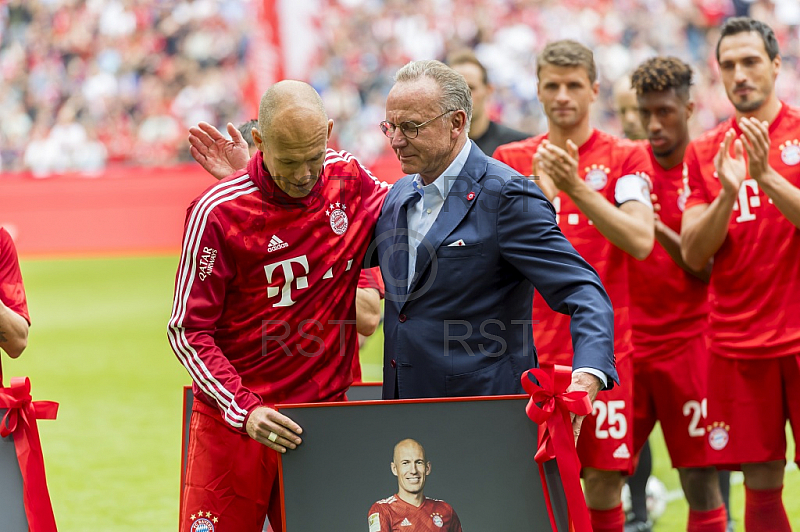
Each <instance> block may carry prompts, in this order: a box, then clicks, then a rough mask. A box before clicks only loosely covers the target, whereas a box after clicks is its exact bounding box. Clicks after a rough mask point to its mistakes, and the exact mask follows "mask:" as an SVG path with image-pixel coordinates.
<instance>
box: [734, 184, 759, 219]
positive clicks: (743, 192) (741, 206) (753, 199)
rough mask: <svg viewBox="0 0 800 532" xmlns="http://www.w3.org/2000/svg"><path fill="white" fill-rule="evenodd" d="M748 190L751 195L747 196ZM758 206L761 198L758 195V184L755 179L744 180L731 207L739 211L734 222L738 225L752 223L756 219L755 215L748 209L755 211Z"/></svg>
mask: <svg viewBox="0 0 800 532" xmlns="http://www.w3.org/2000/svg"><path fill="white" fill-rule="evenodd" d="M748 190H749V191H751V192H752V195H751V194H748ZM760 206H761V196H759V195H758V182H757V181H756V180H755V179H745V180H744V182H742V186H740V187H739V197H738V198H737V199H736V204H735V205H734V206H733V209H734V210H738V211H739V215H738V216H737V217H736V221H737V222H738V223H741V222H752V221H753V220H755V219H756V215H755V213H754V212H752V211H751V210H750V208H751V207H752V208H753V209H755V208H757V207H760Z"/></svg>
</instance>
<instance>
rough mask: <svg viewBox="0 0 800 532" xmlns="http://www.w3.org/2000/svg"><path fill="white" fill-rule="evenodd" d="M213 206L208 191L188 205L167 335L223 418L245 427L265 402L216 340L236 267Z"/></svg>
mask: <svg viewBox="0 0 800 532" xmlns="http://www.w3.org/2000/svg"><path fill="white" fill-rule="evenodd" d="M211 209H213V205H210V202H209V201H207V198H205V197H204V198H203V199H201V200H199V201H197V202H196V203H194V204H193V205H192V206H190V208H189V212H188V214H187V219H186V225H185V227H184V236H183V245H182V250H181V260H180V265H179V268H178V273H177V276H176V281H175V297H174V300H173V304H172V316H171V317H170V321H169V328H168V336H169V340H170V345H171V346H172V349H173V351H175V354H176V356H177V357H178V360H180V362H181V364H183V365H184V367H185V368H186V369H187V370H188V372H189V374H190V375H191V377H192V380H194V382H195V384H196V385H197V386H198V387H199V388H200V390H201V391H202V392H204V393H205V394H206V395H207V397H208V398H209V399H210V400H211V401H213V402H214V403H215V404H216V405H217V407H218V408H219V409H220V411H221V412H222V417H223V419H224V420H225V421H226V422H227V423H228V424H229V425H230V426H231V427H232V428H233V429H235V430H237V431H240V432H246V428H245V423H246V418H247V415H248V414H249V412H250V411H251V410H253V409H254V408H255V407H257V406H259V405H261V398H260V397H259V396H258V395H257V394H255V393H253V392H252V391H250V390H248V389H247V388H245V387H244V386H242V379H241V377H240V375H239V374H238V373H237V371H236V370H235V369H234V367H233V365H232V364H231V363H230V361H229V360H228V358H227V357H226V356H225V353H223V352H222V350H221V349H220V348H219V347H218V346H217V345H216V343H215V341H214V334H215V331H216V325H217V321H218V319H219V317H220V316H221V314H222V310H223V304H224V301H225V291H226V286H227V284H228V282H229V280H230V279H231V278H232V277H233V274H234V271H235V270H234V265H233V264H232V261H231V259H230V257H229V256H228V255H227V254H226V248H225V228H224V227H223V226H222V224H221V223H220V222H219V220H218V219H217V217H216V215H215V213H214V211H213V210H211Z"/></svg>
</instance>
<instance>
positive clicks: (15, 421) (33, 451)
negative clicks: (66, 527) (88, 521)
mask: <svg viewBox="0 0 800 532" xmlns="http://www.w3.org/2000/svg"><path fill="white" fill-rule="evenodd" d="M1 408H6V409H8V410H7V411H6V413H5V415H4V416H3V419H2V422H0V436H2V437H4V438H5V437H6V436H8V435H9V434H13V435H14V447H15V449H16V451H17V460H18V461H19V469H20V471H21V472H22V487H23V488H22V489H23V501H24V502H25V516H26V517H27V518H28V530H29V532H56V519H55V516H54V515H53V506H52V505H51V503H50V493H49V492H48V491H47V479H46V478H45V473H44V457H43V456H42V445H41V442H40V441H39V429H38V428H37V426H36V420H37V419H55V418H56V414H57V413H58V403H54V402H53V401H36V402H33V401H32V400H31V382H30V380H29V379H28V377H14V378H12V379H11V385H10V386H9V387H8V388H0V409H1Z"/></svg>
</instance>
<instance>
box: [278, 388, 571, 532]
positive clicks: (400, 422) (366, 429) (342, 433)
mask: <svg viewBox="0 0 800 532" xmlns="http://www.w3.org/2000/svg"><path fill="white" fill-rule="evenodd" d="M527 401H528V397H527V396H498V397H476V398H449V399H420V400H407V401H406V400H403V401H361V402H349V403H323V404H301V405H279V406H278V409H279V410H280V411H281V412H282V413H284V414H286V415H287V416H289V417H290V418H292V419H294V420H295V421H296V422H297V423H299V424H300V426H302V427H303V431H304V438H303V443H302V445H300V447H298V448H297V449H296V450H293V451H289V452H287V453H286V454H284V455H281V462H280V480H281V486H282V497H283V518H284V528H285V530H286V532H303V531H308V530H337V531H346V532H358V531H362V532H392V531H395V530H397V531H405V530H412V529H413V530H418V531H431V532H440V531H441V532H451V531H452V532H461V531H462V530H463V531H467V532H469V531H478V532H483V531H487V530H514V531H531V532H538V531H553V530H555V531H556V532H567V530H568V524H567V515H566V499H565V497H564V495H563V488H561V485H560V479H559V478H558V471H557V468H556V467H555V462H554V461H553V462H552V463H548V464H545V469H544V470H545V475H544V478H545V480H544V481H545V482H547V483H548V486H549V492H550V498H551V504H552V508H553V510H554V518H555V519H554V521H555V524H556V526H555V527H554V526H553V525H552V524H551V520H550V516H549V513H548V510H547V506H546V502H545V496H544V492H543V489H542V482H543V479H542V477H541V476H540V473H539V468H538V465H537V464H536V462H535V461H534V455H535V453H536V448H537V426H536V425H535V424H534V423H532V422H531V421H530V420H529V419H528V417H527V416H526V414H525V405H526V404H527ZM412 525H413V528H412Z"/></svg>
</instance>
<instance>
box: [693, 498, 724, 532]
mask: <svg viewBox="0 0 800 532" xmlns="http://www.w3.org/2000/svg"><path fill="white" fill-rule="evenodd" d="M727 527H728V514H727V512H726V511H725V505H724V504H723V505H720V507H719V508H716V509H714V510H708V511H705V512H702V511H698V510H692V509H689V525H688V526H687V527H686V530H687V531H688V532H725V530H726V529H727Z"/></svg>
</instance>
